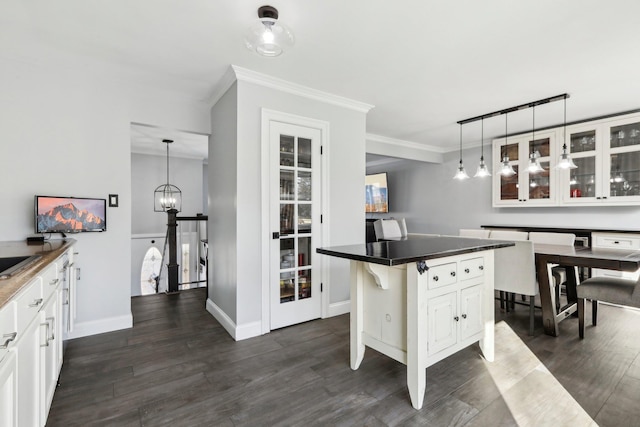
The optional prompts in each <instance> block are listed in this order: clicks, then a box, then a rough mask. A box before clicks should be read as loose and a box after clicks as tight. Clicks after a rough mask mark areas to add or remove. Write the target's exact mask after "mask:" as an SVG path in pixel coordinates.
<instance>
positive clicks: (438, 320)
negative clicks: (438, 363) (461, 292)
mask: <svg viewBox="0 0 640 427" xmlns="http://www.w3.org/2000/svg"><path fill="white" fill-rule="evenodd" d="M457 305H458V298H457V291H454V292H450V293H448V294H444V295H441V296H439V297H435V298H430V299H429V300H428V302H427V323H428V331H427V333H428V346H427V354H429V355H432V354H436V353H438V352H439V351H442V350H444V349H446V348H448V347H451V346H452V345H454V344H455V343H456V342H457V341H458V336H457V327H458V325H457V323H458V322H457V321H456V317H457V311H456V308H457Z"/></svg>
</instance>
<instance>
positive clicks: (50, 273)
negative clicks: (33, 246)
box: [41, 262, 60, 301]
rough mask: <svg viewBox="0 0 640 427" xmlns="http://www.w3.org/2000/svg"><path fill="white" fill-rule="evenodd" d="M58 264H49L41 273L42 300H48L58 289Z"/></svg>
mask: <svg viewBox="0 0 640 427" xmlns="http://www.w3.org/2000/svg"><path fill="white" fill-rule="evenodd" d="M59 265H60V263H55V262H54V263H51V265H50V266H49V267H47V268H46V269H45V270H44V271H43V272H42V273H41V277H42V291H43V298H44V300H45V301H46V300H48V299H49V296H50V295H51V294H53V292H54V291H55V290H56V289H58V285H59V284H60V273H59V272H58V268H59V267H58V266H59Z"/></svg>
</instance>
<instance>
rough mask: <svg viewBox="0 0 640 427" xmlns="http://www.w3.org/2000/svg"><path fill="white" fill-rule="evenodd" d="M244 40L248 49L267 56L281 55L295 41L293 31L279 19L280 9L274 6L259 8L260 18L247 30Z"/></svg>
mask: <svg viewBox="0 0 640 427" xmlns="http://www.w3.org/2000/svg"><path fill="white" fill-rule="evenodd" d="M244 41H245V45H246V46H247V49H249V50H251V51H253V52H256V53H257V54H259V55H262V56H267V57H274V56H279V55H281V54H282V53H283V52H284V51H286V50H288V49H289V48H290V47H292V46H293V44H294V43H295V39H294V36H293V32H292V31H291V29H290V28H289V27H287V26H286V25H283V24H282V23H280V22H279V21H278V9H276V8H275V7H273V6H261V7H260V8H258V20H257V21H256V22H255V23H254V24H253V25H252V26H251V27H250V28H249V29H248V30H247V33H246V35H245V39H244Z"/></svg>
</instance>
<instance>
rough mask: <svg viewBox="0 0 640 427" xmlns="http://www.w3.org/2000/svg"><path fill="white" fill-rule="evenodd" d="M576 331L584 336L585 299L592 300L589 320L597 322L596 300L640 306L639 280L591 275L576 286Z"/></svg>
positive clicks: (594, 323)
mask: <svg viewBox="0 0 640 427" xmlns="http://www.w3.org/2000/svg"><path fill="white" fill-rule="evenodd" d="M577 293H578V328H579V330H578V332H579V335H580V338H584V308H585V307H584V305H585V302H584V300H585V299H590V300H591V301H592V307H593V309H592V316H591V322H592V323H593V326H596V325H597V323H598V301H605V302H610V303H612V304H619V305H626V306H631V307H638V308H640V280H638V281H635V280H628V279H617V278H614V277H592V278H591V279H587V280H585V281H583V282H582V283H581V284H580V285H578V287H577Z"/></svg>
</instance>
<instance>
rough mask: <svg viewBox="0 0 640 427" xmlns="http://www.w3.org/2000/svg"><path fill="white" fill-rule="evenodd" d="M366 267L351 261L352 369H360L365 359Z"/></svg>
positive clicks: (358, 262)
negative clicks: (363, 337)
mask: <svg viewBox="0 0 640 427" xmlns="http://www.w3.org/2000/svg"><path fill="white" fill-rule="evenodd" d="M364 274H365V272H364V265H363V263H362V262H360V261H351V328H350V334H351V369H353V370H356V369H358V368H359V367H360V364H361V363H362V359H364V342H363V341H362V333H363V332H364Z"/></svg>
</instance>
